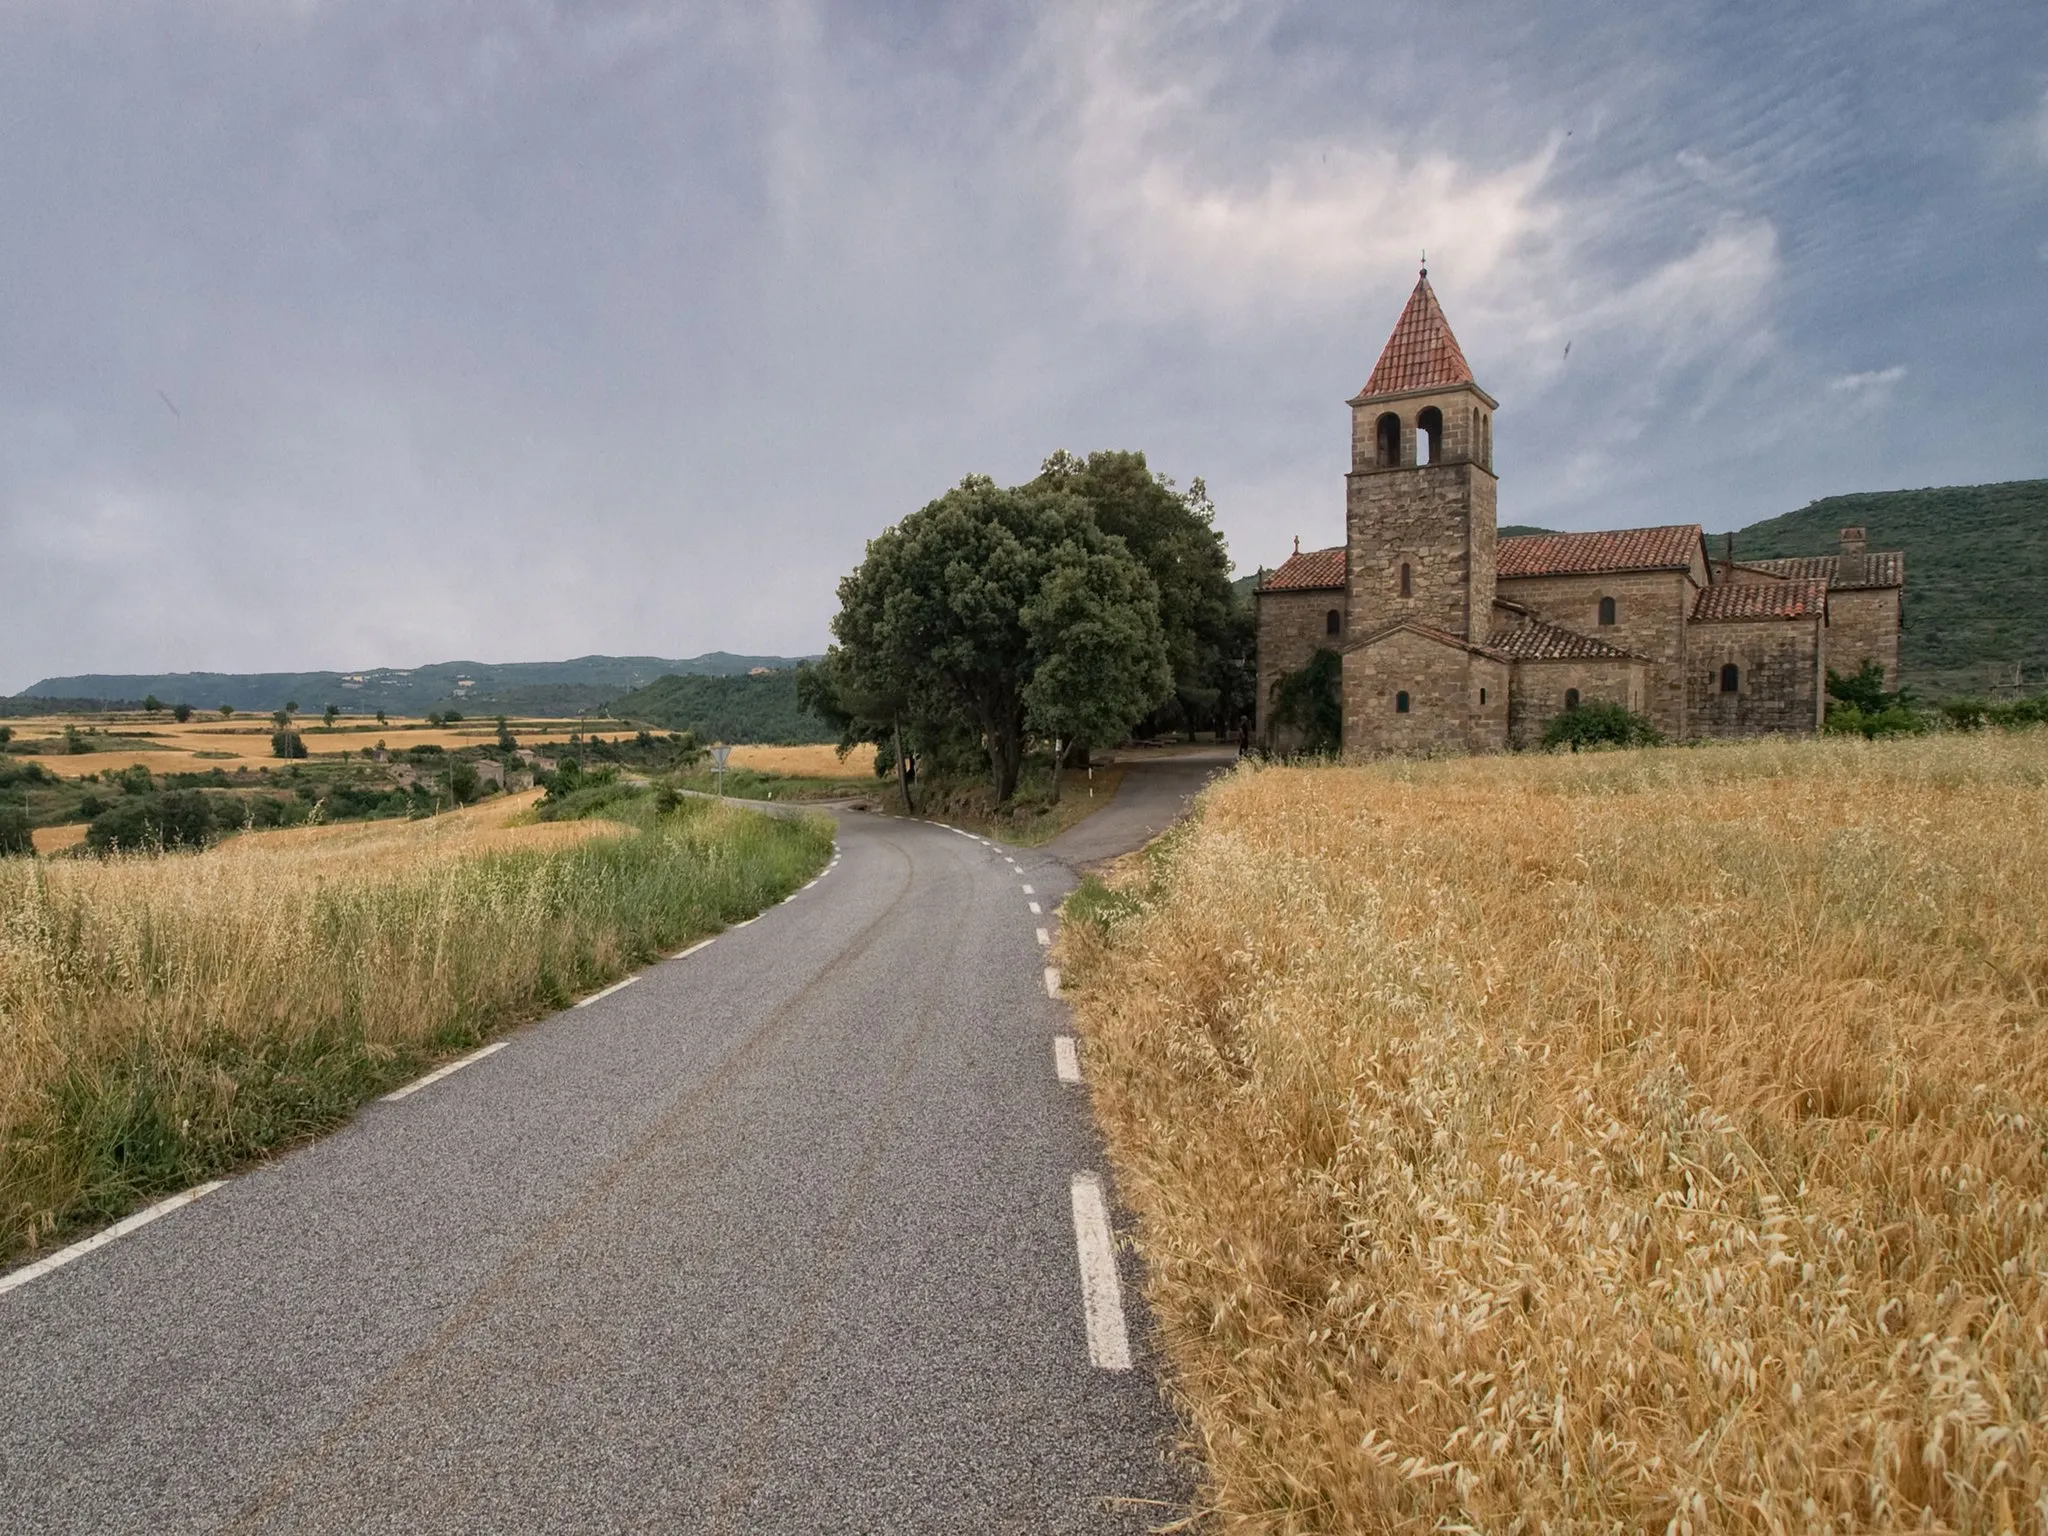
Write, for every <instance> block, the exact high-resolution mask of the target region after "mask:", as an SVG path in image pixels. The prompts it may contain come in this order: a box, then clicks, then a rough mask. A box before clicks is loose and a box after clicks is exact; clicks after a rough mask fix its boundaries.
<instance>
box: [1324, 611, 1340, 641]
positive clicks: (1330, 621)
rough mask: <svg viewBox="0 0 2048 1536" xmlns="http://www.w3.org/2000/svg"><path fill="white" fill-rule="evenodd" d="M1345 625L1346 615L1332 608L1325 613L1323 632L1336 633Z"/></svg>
mask: <svg viewBox="0 0 2048 1536" xmlns="http://www.w3.org/2000/svg"><path fill="white" fill-rule="evenodd" d="M1343 627H1344V615H1343V614H1341V613H1339V612H1338V611H1337V610H1336V609H1334V608H1332V609H1331V610H1330V611H1329V612H1328V613H1326V614H1324V615H1323V633H1324V634H1326V635H1334V634H1336V633H1337V632H1338V631H1339V630H1341V629H1342V628H1343Z"/></svg>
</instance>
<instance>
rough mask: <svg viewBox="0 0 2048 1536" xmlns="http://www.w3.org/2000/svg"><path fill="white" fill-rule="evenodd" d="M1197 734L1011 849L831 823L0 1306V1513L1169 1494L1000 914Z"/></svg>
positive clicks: (486, 1510) (983, 1518)
mask: <svg viewBox="0 0 2048 1536" xmlns="http://www.w3.org/2000/svg"><path fill="white" fill-rule="evenodd" d="M1213 766H1214V765H1213V764H1202V765H1194V764H1188V763H1186V762H1185V760H1181V761H1179V762H1174V763H1171V765H1170V766H1169V764H1168V763H1162V764H1159V765H1146V766H1145V767H1143V768H1140V769H1135V770H1133V771H1132V773H1131V774H1130V775H1129V776H1127V778H1126V780H1125V788H1124V790H1123V792H1122V793H1120V794H1119V796H1118V797H1117V800H1116V801H1115V802H1112V804H1111V805H1110V806H1109V807H1106V808H1105V809H1104V810H1102V811H1100V812H1098V813H1097V814H1096V816H1094V817H1091V818H1090V819H1089V820H1088V821H1087V822H1084V823H1082V824H1081V826H1080V827H1078V828H1076V829H1074V830H1073V831H1071V832H1069V833H1068V834H1066V836H1065V838H1063V839H1062V840H1061V842H1060V844H1057V845H1055V846H1053V847H1052V848H1049V849H1048V850H1047V851H1045V852H1044V853H1041V854H1027V853H1016V854H1014V855H1012V854H1007V853H1006V852H1005V851H1004V850H1001V849H997V848H991V847H989V846H987V845H985V844H983V843H981V842H980V841H978V840H976V839H972V838H969V837H967V836H965V835H962V834H958V833H954V832H950V831H947V830H945V829H943V828H939V827H934V826H930V825H927V824H923V823H917V822H908V821H899V820H894V819H889V818H885V817H878V816H870V815H864V814H858V813H849V814H845V815H842V816H841V818H840V850H839V857H838V859H837V861H836V863H835V865H834V866H833V867H832V868H831V869H830V870H829V871H828V873H827V874H826V875H824V876H823V877H821V879H820V880H819V881H818V883H816V884H815V885H814V886H813V887H811V888H810V889H808V890H806V891H805V892H804V893H802V894H801V895H799V896H797V897H795V898H793V899H792V900H791V901H789V902H787V903H785V904H784V905H782V906H780V907H777V908H775V909H773V910H772V911H770V912H768V913H767V914H765V915H764V916H763V917H761V918H760V919H758V920H756V921H755V922H753V923H752V924H749V925H744V926H742V927H741V928H738V929H735V930H732V931H729V932H727V933H725V934H723V935H721V936H720V937H719V938H718V939H717V940H716V941H715V942H713V943H711V944H709V945H707V946H703V947H700V948H699V949H698V950H696V951H695V952H693V953H688V954H686V955H685V956H683V957H682V958H679V959H674V960H670V961H667V962H664V963H662V964H660V965H657V966H655V967H653V968H652V969H650V970H648V971H646V972H643V973H642V974H641V975H640V977H639V978H638V979H637V980H636V981H635V982H634V983H633V984H631V985H629V986H626V987H624V988H622V989H620V990H617V991H614V992H612V993H611V994H609V995H605V996H601V997H599V998H598V999H596V1000H594V1001H591V1002H589V1003H588V1004H587V1006H581V1007H578V1008H575V1009H571V1010H568V1011H565V1012H563V1013H561V1014H558V1015H556V1016H554V1017H553V1018H550V1019H546V1020H543V1021H541V1022H539V1023H536V1024H534V1025H531V1026H529V1027H527V1028H525V1029H522V1030H520V1031H517V1032H516V1033H514V1034H512V1035H510V1036H508V1037H507V1039H506V1043H505V1045H504V1047H503V1048H502V1049H499V1050H496V1051H494V1052H492V1053H490V1054H487V1055H484V1056H482V1057H480V1058H479V1059H476V1060H474V1061H472V1062H470V1063H469V1064H468V1065H466V1066H464V1067H462V1068H461V1069H460V1070H458V1071H455V1072H453V1073H451V1074H449V1075H447V1076H445V1077H442V1078H440V1079H439V1080H437V1081H433V1082H430V1083H427V1084H426V1085H425V1086H423V1087H421V1088H419V1089H418V1090H417V1091H416V1092H412V1093H410V1094H409V1095H408V1096H406V1097H404V1098H402V1099H398V1100H396V1101H395V1102H381V1103H378V1104H375V1105H372V1106H370V1107H369V1108H368V1109H366V1110H365V1111H364V1112H363V1113H362V1114H361V1115H359V1116H358V1117H357V1118H356V1120H354V1121H353V1122H352V1123H351V1124H349V1125H348V1126H347V1127H346V1128H344V1129H342V1130H340V1131H338V1132H337V1133H335V1134H334V1135H332V1136H329V1137H326V1138H325V1139H323V1140H321V1141H319V1142H317V1143H315V1144H313V1145H311V1146H308V1147H305V1148H303V1149H301V1150H298V1151H296V1152H293V1153H291V1154H290V1155H288V1156H284V1157H281V1158H279V1159H278V1160H276V1161H275V1162H272V1163H269V1164H266V1165H263V1166H262V1167H259V1168H257V1169H255V1170H252V1171H251V1172H249V1173H247V1174H244V1175H243V1176H241V1177H239V1178H236V1179H234V1180H232V1181H230V1182H229V1183H227V1184H226V1185H224V1186H222V1187H221V1188H219V1189H218V1190H215V1191H213V1192H211V1193H209V1194H207V1195H206V1196H205V1197H204V1198H202V1199H199V1200H196V1201H194V1202H192V1203H190V1204H187V1205H184V1206H183V1207H181V1208H179V1209H177V1210H175V1211H172V1212H170V1213H169V1214H167V1215H165V1216H164V1217H163V1218H162V1219H160V1220H157V1221H154V1222H151V1223H149V1224H147V1225H143V1226H141V1227H139V1228H138V1229H136V1230H134V1231H132V1232H130V1233H128V1234H127V1235H125V1236H122V1237H120V1238H119V1239H118V1240H116V1241H113V1242H110V1243H108V1244H107V1245H106V1246H104V1247H101V1248H99V1249H97V1250H96V1251H94V1252H92V1253H89V1254H86V1255H85V1256H83V1257H81V1258H79V1259H77V1260H76V1261H75V1262H72V1263H69V1264H66V1265H64V1266H63V1267H61V1268H57V1269H55V1270H53V1271H51V1272H49V1273H47V1274H44V1275H41V1276H39V1277H37V1278H34V1279H32V1280H29V1281H27V1282H26V1283H20V1284H17V1286H16V1287H15V1288H14V1289H11V1290H8V1291H6V1292H5V1293H4V1294H0V1488H4V1490H5V1493H4V1498H5V1506H4V1507H5V1511H6V1513H5V1523H6V1525H7V1526H8V1527H9V1528H12V1529H21V1530H39V1531H92V1532H116V1531H134V1532H165V1531H189V1530H207V1531H211V1530H236V1531H351V1532H354V1531H380V1530H403V1531H405V1532H407V1533H419V1532H429V1531H480V1530H502V1531H579V1532H580V1531H592V1530H660V1531H730V1532H735V1533H738V1532H746V1533H754V1532H837V1531H848V1532H851V1531H892V1532H899V1531H900V1532H914V1531H934V1532H938V1531H944V1532H965V1531H975V1532H1011V1531H1014V1532H1030V1533H1040V1532H1052V1531H1122V1530H1129V1531H1141V1530H1145V1529H1148V1528H1151V1527H1154V1526H1156V1525H1159V1524H1161V1523H1163V1522H1164V1521H1166V1520H1168V1519H1171V1518H1173V1516H1174V1514H1175V1512H1176V1511H1179V1510H1183V1509H1185V1507H1186V1504H1187V1501H1188V1499H1189V1498H1190V1497H1191V1491H1192V1486H1193V1475H1192V1472H1191V1470H1190V1468H1189V1467H1188V1466H1187V1464H1186V1463H1185V1462H1184V1461H1183V1460H1181V1459H1180V1458H1179V1456H1178V1455H1177V1453H1176V1449H1175V1447H1176V1442H1177V1439H1178V1429H1177V1426H1176V1425H1175V1423H1174V1421H1173V1419H1172V1417H1171V1415H1170V1414H1169V1412H1168V1411H1167V1410H1166V1408H1165V1407H1164V1406H1163V1404H1162V1400H1161V1397H1160V1395H1159V1391H1158V1387H1157V1383H1156V1379H1155V1375H1154V1372H1153V1370H1152V1361H1151V1358H1150V1356H1149V1353H1148V1351H1149V1347H1150V1346H1149V1330H1148V1328H1147V1327H1146V1324H1145V1320H1144V1318H1143V1316H1142V1314H1141V1312H1140V1310H1139V1307H1140V1304H1139V1301H1138V1291H1137V1284H1136V1280H1137V1276H1136V1274H1135V1272H1134V1270H1133V1266H1132V1261H1131V1259H1130V1257H1129V1255H1128V1251H1127V1250H1123V1251H1121V1252H1120V1253H1119V1254H1118V1256H1116V1257H1114V1258H1112V1257H1110V1256H1109V1250H1108V1248H1107V1247H1106V1246H1100V1245H1098V1246H1097V1247H1096V1248H1094V1249H1093V1250H1092V1252H1093V1253H1094V1256H1095V1259H1096V1262H1097V1265H1098V1267H1097V1268H1096V1269H1095V1270H1091V1269H1090V1265H1089V1260H1090V1254H1091V1247H1090V1242H1089V1232H1090V1208H1089V1207H1088V1204H1087V1197H1088V1187H1087V1185H1086V1181H1085V1177H1084V1178H1083V1179H1082V1180H1081V1181H1080V1182H1079V1183H1077V1178H1076V1176H1077V1175H1082V1176H1085V1175H1087V1174H1088V1173H1091V1172H1098V1171H1100V1170H1101V1169H1102V1162H1101V1149H1100V1145H1099V1143H1098V1141H1097V1138H1096V1135H1095V1132H1094V1129H1093V1126H1092V1123H1091V1121H1090V1117H1089V1113H1088V1108H1087V1103H1086V1099H1085V1092H1086V1090H1085V1088H1083V1087H1080V1086H1077V1085H1075V1084H1072V1083H1069V1082H1065V1081H1062V1080H1061V1079H1060V1077H1059V1075H1058V1074H1057V1073H1056V1070H1055V1065H1056V1051H1055V1041H1056V1039H1057V1037H1059V1036H1060V1035H1062V1034H1063V1033H1064V1032H1065V1029H1066V1026H1067V1020H1066V1017H1065V1014H1066V1010H1065V1007H1064V1005H1063V1004H1061V1003H1059V1002H1056V1001H1054V1000H1053V999H1052V998H1051V997H1049V996H1048V992H1047V985H1046V980H1045V975H1044V969H1043V968H1044V964H1045V961H1044V953H1043V949H1042V947H1041V943H1040V936H1039V932H1038V930H1040V929H1042V928H1044V929H1049V928H1050V923H1051V919H1050V918H1049V916H1047V915H1046V914H1049V913H1050V911H1051V910H1052V907H1053V905H1054V904H1055V903H1056V902H1057V900H1058V898H1059V897H1060V895H1062V894H1063V893H1064V892H1065V890H1066V889H1067V888H1068V887H1069V886H1070V885H1071V882H1072V876H1071V875H1070V874H1069V872H1068V868H1069V865H1068V862H1067V861H1072V862H1073V863H1082V862H1085V861H1088V860H1092V859H1096V858H1101V857H1106V856H1107V855H1108V853H1110V852H1116V851H1121V849H1119V848H1116V847H1114V846H1113V845H1114V844H1116V843H1117V842H1118V841H1119V840H1122V842H1123V846H1125V847H1128V846H1133V845H1135V843H1136V842H1138V841H1142V837H1143V836H1144V835H1149V834H1148V829H1149V830H1150V831H1156V830H1157V829H1158V825H1164V821H1161V820H1160V818H1161V816H1162V815H1163V816H1165V817H1166V819H1169V820H1170V818H1171V814H1173V813H1174V811H1176V810H1177V808H1178V806H1179V805H1180V804H1181V802H1182V799H1183V797H1184V794H1185V793H1186V792H1187V791H1188V789H1189V788H1190V787H1191V784H1192V783H1197V782H1199V780H1198V779H1191V775H1194V774H1198V773H1200V772H1206V771H1213ZM1159 770H1163V772H1159ZM1155 772H1158V775H1159V776H1157V777H1154V776H1153V775H1154V773H1155ZM1184 781H1187V782H1184ZM1155 823H1157V825H1155ZM1083 834H1086V835H1085V836H1084V835H1083ZM1012 860H1014V862H1012ZM1027 887H1029V888H1030V889H1029V891H1028V892H1027ZM1033 902H1036V903H1037V904H1038V905H1039V907H1040V908H1041V909H1042V910H1041V911H1040V912H1039V913H1034V912H1033V911H1032V910H1031V903H1033ZM1105 1182H1106V1181H1105ZM1104 1270H1107V1273H1106V1274H1105V1273H1104V1272H1103V1271H1104ZM1119 1280H1120V1282H1121V1283H1120V1292H1121V1306H1122V1312H1121V1315H1120V1316H1119V1314H1118V1313H1117V1310H1116V1307H1117V1297H1116V1296H1115V1295H1114V1294H1113V1293H1114V1292H1116V1291H1117V1290H1118V1289H1119V1286H1118V1284H1117V1282H1118V1281H1119ZM1126 1345H1127V1346H1128V1349H1129V1351H1130V1359H1131V1367H1132V1368H1129V1369H1119V1368H1116V1367H1118V1366H1119V1365H1121V1364H1122V1360H1121V1358H1120V1357H1119V1356H1118V1350H1119V1349H1120V1348H1122V1347H1124V1346H1126Z"/></svg>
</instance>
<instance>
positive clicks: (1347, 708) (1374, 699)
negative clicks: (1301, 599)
mask: <svg viewBox="0 0 2048 1536" xmlns="http://www.w3.org/2000/svg"><path fill="white" fill-rule="evenodd" d="M1474 661H1479V662H1483V663H1484V667H1483V669H1480V670H1483V671H1484V673H1485V675H1484V677H1483V678H1482V677H1481V676H1480V675H1479V670H1475V668H1474V667H1473V665H1472V663H1473V662H1474ZM1506 684H1507V668H1506V666H1505V665H1503V664H1501V663H1498V662H1493V661H1489V660H1487V659H1486V658H1483V657H1480V658H1475V657H1473V656H1472V654H1471V653H1470V652H1469V651H1467V650H1466V649H1465V648H1464V647H1463V646H1453V645H1446V644H1445V643H1443V642H1442V641H1440V640H1431V639H1429V638H1427V637H1426V636H1423V635H1418V634H1416V633H1414V632H1413V631H1412V630H1396V631H1395V632H1394V633H1393V634H1391V635H1387V636H1385V637H1383V638H1381V639H1380V640H1377V641H1375V642H1374V643H1372V644H1370V645H1362V646H1359V647H1357V648H1355V649H1353V650H1350V651H1347V652H1345V654H1344V751H1345V754H1346V755H1347V756H1354V757H1370V756H1377V755H1379V754H1381V753H1386V752H1428V751H1432V750H1434V751H1440V752H1468V751H1472V750H1475V747H1476V748H1477V749H1479V750H1485V749H1486V748H1488V747H1498V746H1501V745H1504V744H1505V741H1506V710H1505V708H1504V707H1503V706H1504V704H1505V699H1504V697H1503V695H1504V694H1505V693H1506V691H1507V689H1506ZM1482 686H1484V687H1485V688H1486V689H1487V708H1486V710H1485V712H1484V715H1483V716H1481V717H1477V718H1475V715H1474V703H1475V701H1476V700H1477V698H1478V696H1479V694H1478V690H1479V689H1480V687H1482ZM1403 692H1405V693H1406V694H1407V695H1408V710H1407V712H1406V713H1405V714H1404V713H1401V712H1400V711H1399V710H1398V709H1397V708H1396V698H1397V695H1399V694H1400V693H1403ZM1496 700H1500V701H1501V703H1500V704H1496V703H1495V701H1496ZM1496 721H1497V723H1498V728H1499V739H1498V740H1495V739H1493V735H1492V732H1493V730H1494V727H1495V723H1496Z"/></svg>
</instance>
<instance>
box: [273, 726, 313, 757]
mask: <svg viewBox="0 0 2048 1536" xmlns="http://www.w3.org/2000/svg"><path fill="white" fill-rule="evenodd" d="M270 755H271V756H272V757H304V756H305V755H306V743H305V742H304V741H302V740H301V739H300V737H299V733H298V732H297V731H292V730H281V731H278V732H276V733H275V734H274V735H273V736H272V737H271V738H270Z"/></svg>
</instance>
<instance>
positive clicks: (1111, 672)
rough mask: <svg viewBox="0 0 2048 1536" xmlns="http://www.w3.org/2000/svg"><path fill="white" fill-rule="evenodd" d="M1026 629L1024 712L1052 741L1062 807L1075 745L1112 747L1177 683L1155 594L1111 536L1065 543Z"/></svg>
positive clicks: (1029, 609) (1027, 614) (1055, 788)
mask: <svg viewBox="0 0 2048 1536" xmlns="http://www.w3.org/2000/svg"><path fill="white" fill-rule="evenodd" d="M1024 627H1025V630H1026V631H1027V632H1028V633H1029V634H1030V636H1031V652H1032V657H1033V661H1034V665H1033V668H1032V672H1031V679H1030V681H1029V682H1027V683H1026V684H1025V685H1024V706H1025V710H1026V712H1027V715H1028V718H1029V720H1030V723H1031V725H1032V727H1033V728H1034V729H1035V730H1037V731H1038V732H1040V733H1041V734H1043V735H1046V736H1049V737H1051V738H1052V741H1053V764H1052V797H1053V799H1054V800H1055V801H1057V800H1058V799H1059V797H1060V769H1062V768H1063V767H1065V766H1066V761H1067V756H1068V754H1069V753H1071V752H1072V751H1073V749H1074V747H1075V745H1076V743H1079V742H1086V743H1088V744H1090V745H1095V746H1103V745H1107V744H1108V743H1110V742H1113V741H1115V740H1116V739H1117V738H1118V737H1120V736H1122V735H1123V734H1124V733H1125V732H1126V731H1128V730H1129V729H1130V728H1131V724H1132V722H1133V721H1136V720H1140V719H1142V718H1143V717H1144V715H1145V713H1146V711H1147V710H1149V709H1151V708H1152V706H1153V704H1154V703H1156V702H1157V701H1158V699H1159V697H1160V695H1161V694H1162V693H1163V692H1164V691H1165V690H1166V689H1169V688H1171V687H1172V686H1173V672H1172V669H1171V668H1170V667H1169V665H1168V663H1167V658H1166V637H1165V634H1164V632H1163V631H1162V629H1161V626H1160V622H1159V598H1158V588H1157V587H1155V586H1154V585H1153V582H1152V578H1151V575H1150V573H1148V572H1147V571H1146V570H1145V568H1144V567H1143V566H1142V565H1140V564H1138V562H1137V561H1136V560H1134V559H1132V558H1131V556H1130V555H1129V554H1128V553H1126V552H1125V551H1124V550H1123V549H1121V548H1118V547H1117V544H1116V542H1115V541H1114V540H1105V541H1103V542H1102V543H1101V544H1099V545H1095V546H1092V547H1091V546H1087V545H1084V544H1081V543H1079V542H1068V543H1065V544H1062V545H1060V546H1059V548H1058V549H1056V550H1055V551H1054V553H1053V560H1052V565H1051V568H1050V569H1049V570H1048V571H1047V572H1046V575H1045V580H1044V581H1043V582H1042V583H1041V584H1040V586H1039V589H1038V595H1037V596H1036V597H1034V598H1033V599H1032V600H1031V601H1030V602H1029V603H1027V604H1026V605H1025V608H1024Z"/></svg>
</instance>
